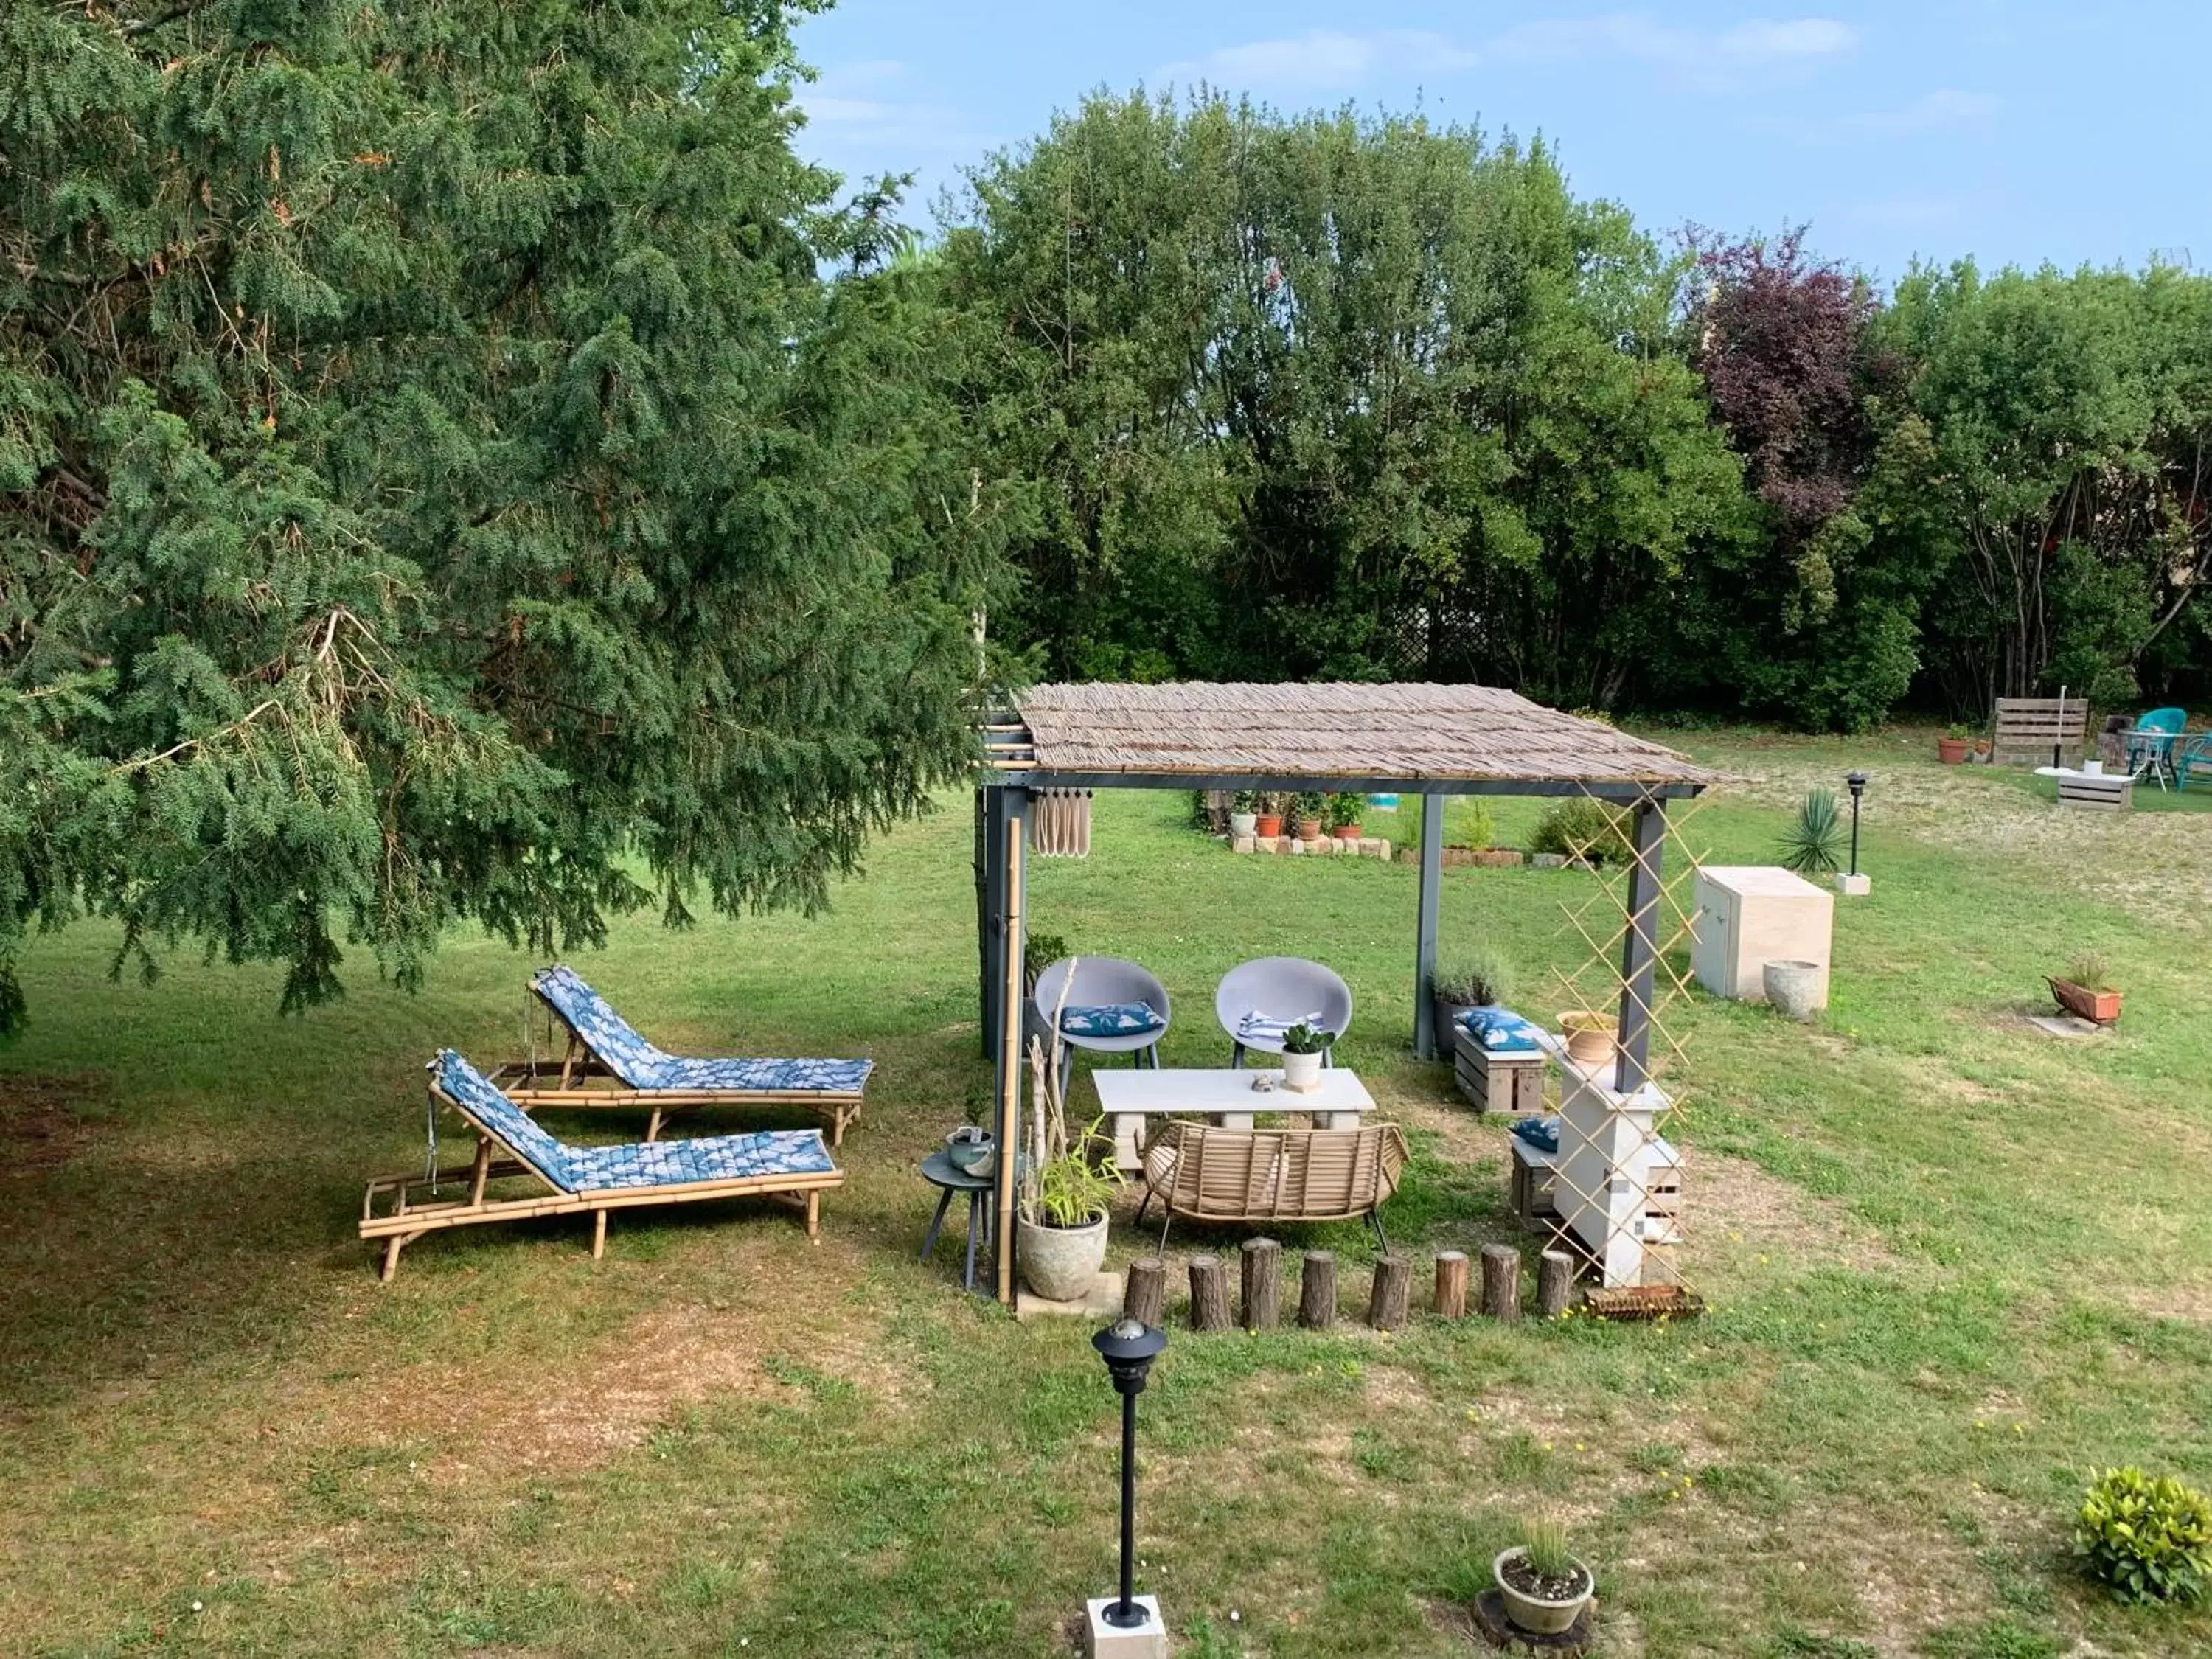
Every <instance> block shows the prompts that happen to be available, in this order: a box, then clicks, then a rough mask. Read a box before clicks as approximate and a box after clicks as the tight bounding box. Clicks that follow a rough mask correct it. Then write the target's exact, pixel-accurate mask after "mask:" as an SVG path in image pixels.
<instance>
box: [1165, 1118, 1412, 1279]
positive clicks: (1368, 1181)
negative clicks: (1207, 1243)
mask: <svg viewBox="0 0 2212 1659" xmlns="http://www.w3.org/2000/svg"><path fill="white" fill-rule="evenodd" d="M1406 1156H1407V1154H1406V1135H1405V1131H1403V1130H1402V1129H1401V1128H1400V1127H1398V1126H1397V1125H1396V1124H1395V1123H1370V1124H1368V1125H1366V1126H1364V1127H1361V1128H1358V1129H1225V1128H1221V1127H1218V1126H1216V1125H1214V1124H1211V1123H1192V1122H1188V1121H1183V1120H1182V1119H1175V1120H1171V1121H1168V1122H1165V1123H1162V1124H1160V1125H1158V1127H1156V1128H1154V1129H1153V1131H1152V1134H1151V1136H1150V1137H1149V1138H1148V1139H1146V1142H1145V1146H1144V1152H1143V1153H1142V1169H1143V1180H1144V1185H1145V1200H1144V1202H1143V1204H1141V1205H1140V1206H1138V1210H1137V1220H1138V1222H1139V1225H1141V1224H1142V1223H1143V1221H1144V1218H1145V1215H1146V1212H1147V1211H1148V1210H1150V1209H1151V1207H1152V1200H1154V1199H1158V1200H1160V1204H1161V1206H1162V1207H1163V1209H1164V1210H1165V1212H1166V1216H1165V1218H1164V1220H1163V1222H1162V1224H1161V1226H1160V1243H1161V1245H1162V1247H1163V1248H1165V1245H1166V1243H1167V1234H1168V1227H1169V1225H1171V1224H1172V1223H1173V1222H1174V1221H1175V1219H1176V1218H1177V1217H1178V1216H1180V1217H1182V1218H1183V1219H1184V1220H1187V1221H1209V1222H1283V1221H1349V1220H1352V1219H1353V1218H1364V1219H1365V1220H1366V1221H1367V1223H1368V1225H1370V1226H1371V1227H1373V1228H1374V1229H1375V1236H1376V1238H1378V1239H1381V1240H1383V1243H1384V1244H1385V1245H1386V1246H1387V1245H1388V1244H1389V1239H1388V1238H1387V1237H1384V1235H1383V1218H1382V1216H1381V1215H1380V1213H1379V1212H1380V1210H1381V1208H1382V1206H1383V1200H1385V1199H1387V1198H1389V1196H1390V1194H1393V1193H1395V1192H1396V1191H1397V1190H1398V1181H1399V1178H1400V1177H1401V1176H1402V1175H1404V1173H1405V1170H1406Z"/></svg>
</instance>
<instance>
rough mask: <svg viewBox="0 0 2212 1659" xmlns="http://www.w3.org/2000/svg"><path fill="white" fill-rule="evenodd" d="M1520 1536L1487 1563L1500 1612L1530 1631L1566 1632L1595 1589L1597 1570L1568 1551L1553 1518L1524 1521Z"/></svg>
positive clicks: (1560, 1526) (1563, 1533)
mask: <svg viewBox="0 0 2212 1659" xmlns="http://www.w3.org/2000/svg"><path fill="white" fill-rule="evenodd" d="M1521 1540H1522V1541H1521V1542H1520V1543H1518V1544H1516V1545H1515V1546H1514V1547H1512V1548H1511V1549H1510V1550H1500V1551H1499V1552H1498V1556H1497V1559H1494V1560H1493V1561H1492V1562H1491V1564H1490V1576H1491V1577H1492V1578H1494V1579H1496V1580H1497V1581H1498V1597H1499V1599H1500V1600H1501V1601H1504V1603H1505V1616H1506V1618H1508V1619H1509V1620H1511V1621H1512V1623H1513V1626H1514V1627H1515V1628H1516V1629H1517V1630H1522V1631H1526V1632H1528V1634H1529V1635H1531V1636H1561V1635H1565V1633H1566V1632H1568V1631H1571V1630H1572V1629H1573V1628H1574V1626H1575V1620H1577V1619H1579V1618H1581V1617H1582V1616H1583V1608H1584V1607H1588V1606H1589V1601H1590V1597H1591V1596H1593V1595H1596V1594H1597V1575H1596V1574H1595V1573H1594V1572H1592V1571H1590V1570H1589V1566H1588V1565H1585V1564H1584V1563H1583V1562H1582V1561H1581V1560H1579V1559H1577V1558H1576V1557H1575V1556H1574V1555H1573V1554H1572V1553H1571V1552H1570V1551H1569V1550H1568V1548H1567V1529H1566V1528H1565V1525H1564V1524H1562V1523H1561V1522H1558V1521H1554V1520H1549V1519H1545V1520H1536V1521H1530V1522H1526V1523H1525V1524H1524V1525H1523V1526H1522V1529H1521Z"/></svg>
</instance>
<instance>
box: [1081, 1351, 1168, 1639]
mask: <svg viewBox="0 0 2212 1659" xmlns="http://www.w3.org/2000/svg"><path fill="white" fill-rule="evenodd" d="M1167 1345H1168V1335H1167V1333H1166V1332H1165V1331H1163V1330H1160V1329H1158V1328H1155V1327H1153V1326H1151V1325H1146V1324H1145V1323H1143V1322H1140V1321H1138V1320H1134V1319H1122V1320H1120V1321H1117V1322H1115V1323H1114V1324H1112V1325H1109V1326H1108V1327H1107V1328H1105V1329H1104V1330H1103V1331H1101V1332H1099V1333H1098V1334H1097V1335H1096V1336H1094V1337H1092V1338H1091V1346H1092V1347H1094V1348H1096V1349H1097V1350H1098V1357H1099V1358H1101V1359H1103V1360H1104V1361H1105V1362H1106V1369H1107V1370H1108V1371H1109V1372H1110V1373H1111V1374H1112V1376H1113V1378H1114V1392H1115V1393H1116V1394H1118V1395H1121V1595H1118V1596H1115V1597H1113V1598H1111V1599H1108V1600H1101V1601H1093V1602H1091V1606H1090V1613H1091V1619H1090V1632H1089V1634H1090V1640H1089V1643H1088V1650H1089V1652H1090V1654H1091V1659H1119V1656H1124V1655H1127V1656H1131V1659H1134V1656H1138V1655H1154V1654H1164V1653H1165V1652H1166V1651H1167V1629H1166V1626H1164V1625H1163V1624H1162V1623H1161V1621H1160V1609H1159V1603H1158V1601H1157V1600H1156V1599H1154V1598H1153V1597H1152V1596H1149V1595H1146V1596H1138V1595H1133V1594H1132V1591H1133V1574H1134V1572H1135V1569H1136V1564H1137V1562H1136V1557H1137V1396H1138V1395H1140V1394H1142V1393H1143V1392H1144V1391H1145V1376H1146V1372H1148V1371H1150V1370H1152V1361H1153V1360H1155V1359H1157V1358H1159V1355H1160V1351H1161V1350H1162V1349H1164V1348H1165V1347H1166V1346H1167Z"/></svg>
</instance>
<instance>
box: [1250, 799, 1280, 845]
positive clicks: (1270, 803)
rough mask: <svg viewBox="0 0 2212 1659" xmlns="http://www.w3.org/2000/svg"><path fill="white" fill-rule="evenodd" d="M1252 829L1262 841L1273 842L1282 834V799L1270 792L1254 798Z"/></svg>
mask: <svg viewBox="0 0 2212 1659" xmlns="http://www.w3.org/2000/svg"><path fill="white" fill-rule="evenodd" d="M1252 811H1253V813H1254V815H1255V816H1254V818H1253V829H1254V830H1255V833H1256V834H1258V835H1259V836H1261V838H1262V839H1263V840H1267V841H1273V840H1274V838H1275V837H1276V836H1279V835H1281V834H1282V833H1283V798H1282V797H1281V796H1280V795H1279V794H1276V793H1273V792H1272V791H1269V792H1267V793H1262V794H1261V795H1260V796H1258V797H1257V798H1256V799H1255V802H1254V805H1253V808H1252Z"/></svg>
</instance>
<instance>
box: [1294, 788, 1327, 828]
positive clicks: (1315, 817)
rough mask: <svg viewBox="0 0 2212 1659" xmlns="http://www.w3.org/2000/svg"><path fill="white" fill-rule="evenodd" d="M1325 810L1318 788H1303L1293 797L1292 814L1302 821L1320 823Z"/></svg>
mask: <svg viewBox="0 0 2212 1659" xmlns="http://www.w3.org/2000/svg"><path fill="white" fill-rule="evenodd" d="M1325 810H1326V808H1325V806H1324V805H1323V801H1322V793H1321V791H1320V790H1318V789H1301V790H1299V791H1298V793H1297V794H1295V795H1293V796H1291V816H1292V817H1295V818H1296V819H1297V821H1298V822H1299V823H1320V822H1321V821H1322V812H1323V811H1325Z"/></svg>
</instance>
